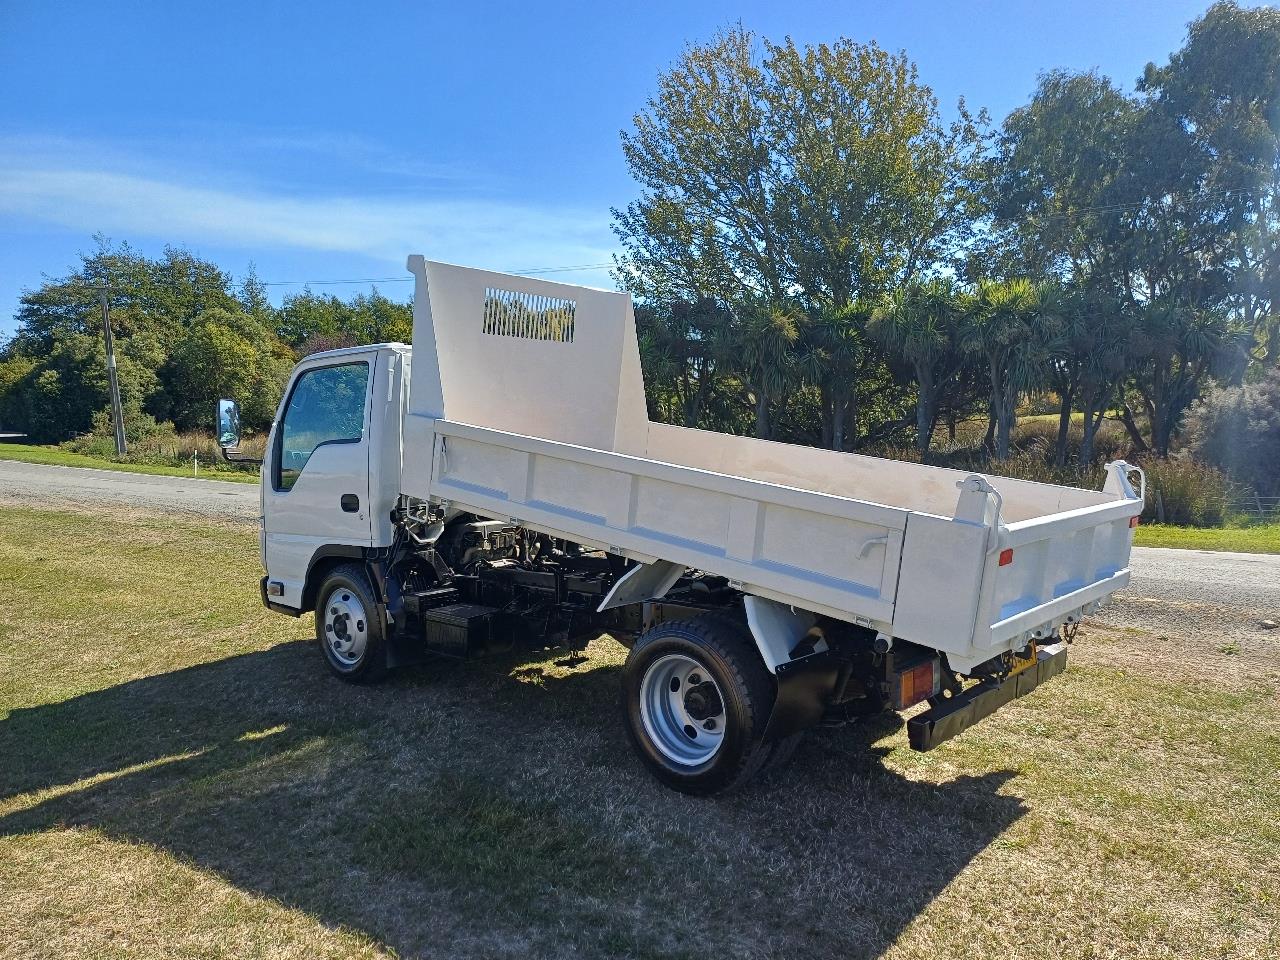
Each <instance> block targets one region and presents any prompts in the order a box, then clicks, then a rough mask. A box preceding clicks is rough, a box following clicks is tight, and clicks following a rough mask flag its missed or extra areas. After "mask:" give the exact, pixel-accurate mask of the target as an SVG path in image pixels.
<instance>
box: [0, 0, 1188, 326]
mask: <svg viewBox="0 0 1280 960" xmlns="http://www.w3.org/2000/svg"><path fill="white" fill-rule="evenodd" d="M1206 2H1207V0H1198V2H1185V0H1108V2H1099V0H1075V2H1062V3H1048V2H1045V3H1038V2H1025V3H1019V2H1012V0H1005V2H981V0H974V2H969V3H964V2H944V0H899V2H882V0H881V2H873V0H862V2H847V3H819V2H801V0H791V2H787V3H778V2H776V0H775V2H763V0H749V2H748V0H739V2H737V3H727V2H694V3H690V2H687V0H686V2H683V3H676V2H666V0H658V2H647V3H642V4H631V3H626V2H618V3H612V4H572V3H530V2H525V3H510V4H506V3H465V4H463V3H452V4H440V3H433V2H428V0H418V2H416V3H391V2H381V3H379V2H371V3H364V4H353V3H349V2H347V3H336V2H334V3H330V2H311V3H307V4H302V3H293V4H286V3H278V2H271V0H256V2H234V0H218V2H205V3H187V2H181V3H174V2H159V0H157V2H151V3H142V2H128V0H114V2H110V3H103V2H101V0H98V2H92V3H89V2H69V0H62V2H53V0H4V2H3V3H2V4H0V336H3V335H4V334H5V333H9V332H12V329H13V320H12V317H13V312H14V309H15V308H16V305H17V301H18V297H19V296H20V295H21V291H22V290H23V289H24V288H31V287H36V286H38V285H39V284H40V282H41V279H42V276H43V275H46V274H47V275H51V276H61V275H64V274H65V273H66V272H67V271H68V269H69V268H70V267H71V266H73V265H74V264H75V263H76V261H77V255H78V253H79V252H81V251H88V250H91V249H92V247H93V241H92V236H93V234H94V233H96V232H102V233H104V234H106V235H107V236H109V237H111V238H112V239H114V240H127V241H128V242H129V243H130V244H132V245H133V246H134V247H135V248H136V249H139V250H141V251H143V252H145V253H158V252H159V251H160V250H161V249H162V248H163V246H164V245H165V244H166V243H171V244H174V245H178V246H182V247H185V248H187V249H189V250H191V251H192V252H193V253H196V254H197V255H199V256H201V257H205V258H207V259H211V260H214V261H215V262H217V263H219V264H220V265H222V266H223V267H224V268H226V269H227V270H229V271H230V272H232V273H233V274H235V275H236V276H240V275H242V274H243V273H244V272H245V271H246V269H247V268H248V266H249V264H250V263H253V264H254V265H255V266H256V269H257V272H258V275H259V277H260V278H261V279H263V280H267V281H294V280H330V279H353V278H367V277H402V276H407V275H406V274H405V273H404V258H405V255H406V254H408V253H411V252H413V253H424V254H426V255H427V256H428V257H432V258H436V259H442V260H450V261H454V262H460V263H466V264H470V265H475V266H484V267H489V268H492V269H499V270H513V271H524V270H530V269H535V268H559V267H580V266H589V265H598V264H604V263H607V262H608V260H609V256H610V254H611V253H612V252H613V250H614V249H615V245H614V240H613V236H612V233H611V231H610V229H609V223H610V217H609V208H610V207H612V206H622V205H625V204H626V203H627V202H628V201H629V200H630V199H632V198H633V197H634V196H635V195H636V192H637V191H636V187H635V185H634V184H633V182H632V181H631V179H630V177H629V176H628V174H627V171H626V167H625V165H624V163H623V159H622V153H621V149H620V148H619V144H618V132H619V130H620V129H622V128H623V127H625V126H627V125H628V124H629V122H630V118H631V116H632V115H633V114H634V113H635V112H636V111H637V110H638V109H640V108H641V107H642V106H643V104H644V101H645V98H646V97H647V96H648V95H649V93H650V92H651V91H652V89H653V87H654V80H655V77H656V76H657V74H658V73H659V72H660V71H662V70H663V69H664V68H666V67H667V66H668V65H669V64H670V63H671V62H672V61H673V60H674V59H675V58H676V57H677V56H678V55H679V53H680V50H681V48H682V47H683V46H684V44H685V43H686V42H690V41H699V40H704V39H707V38H709V37H711V36H712V35H713V34H714V33H715V32H716V30H717V29H718V28H720V27H723V26H726V25H729V24H733V23H735V22H737V21H739V20H740V21H741V22H742V23H743V24H744V25H745V26H747V27H748V28H750V29H752V30H755V31H756V32H758V33H762V34H764V35H766V36H769V37H773V38H781V37H783V36H785V35H788V34H789V35H791V36H793V37H794V38H795V39H796V40H797V41H800V42H820V41H829V40H833V39H835V38H837V37H840V36H848V37H851V38H854V39H857V40H860V41H866V40H871V39H874V40H876V41H877V42H879V43H880V44H881V45H882V46H884V47H887V48H889V49H894V50H896V49H905V50H906V51H907V53H908V54H909V55H910V56H911V57H912V58H913V59H914V60H915V61H916V63H917V64H918V66H919V69H920V75H921V78H922V79H923V80H924V81H925V82H927V83H929V84H930V85H931V86H932V87H933V88H934V90H935V92H936V93H937V94H938V96H939V98H940V100H941V101H942V103H943V106H944V109H947V110H950V109H951V107H952V106H953V105H954V103H955V101H956V98H957V97H959V96H961V95H963V96H964V97H965V98H966V99H967V100H968V102H969V104H970V106H972V107H975V108H976V107H986V108H987V109H989V110H990V111H991V113H992V115H993V117H995V118H996V119H997V120H998V119H1000V118H1002V117H1003V116H1004V114H1005V113H1007V112H1008V111H1009V110H1010V109H1011V108H1013V107H1015V106H1017V105H1019V104H1021V103H1024V102H1025V101H1026V100H1027V98H1028V97H1029V95H1030V94H1031V92H1032V90H1033V88H1034V86H1035V82H1036V76H1037V74H1038V73H1040V72H1041V71H1043V70H1046V69H1050V68H1054V67H1067V68H1073V69H1089V68H1093V67H1097V68H1099V69H1100V70H1102V71H1103V72H1104V73H1106V74H1108V75H1110V76H1112V77H1114V78H1115V79H1116V80H1118V81H1120V82H1121V83H1122V84H1124V85H1125V86H1126V87H1130V86H1131V85H1132V83H1133V80H1134V79H1135V78H1136V77H1137V76H1138V75H1139V73H1140V72H1141V71H1142V68H1143V66H1144V65H1145V64H1146V62H1147V61H1148V60H1157V61H1163V60H1164V59H1165V58H1166V57H1167V56H1168V55H1169V53H1170V52H1172V51H1173V50H1175V49H1177V48H1178V47H1179V46H1180V45H1181V43H1182V39H1183V36H1184V33H1185V27H1186V24H1187V22H1188V21H1190V20H1191V19H1193V18H1194V17H1196V16H1198V15H1199V14H1200V13H1201V12H1203V10H1204V8H1205V6H1206ZM556 278H557V279H563V280H566V281H568V282H581V283H589V284H593V285H600V286H611V283H610V281H609V278H608V272H607V269H602V268H599V267H595V268H593V269H585V270H580V271H576V272H566V273H561V274H557V275H556ZM408 287H409V285H408V284H404V283H390V282H389V283H383V284H382V285H381V289H383V291H384V292H386V293H387V294H388V295H389V296H393V297H397V298H404V297H406V296H407V295H408V293H409V290H408ZM295 289H300V288H298V287H290V286H274V287H272V292H273V296H274V297H275V298H276V299H278V298H279V296H281V295H282V294H283V293H285V292H287V291H289V290H295ZM314 289H317V290H328V291H333V292H337V293H339V294H342V295H346V294H349V293H352V292H354V291H355V290H357V289H360V286H358V285H351V286H327V287H322V286H317V287H314Z"/></svg>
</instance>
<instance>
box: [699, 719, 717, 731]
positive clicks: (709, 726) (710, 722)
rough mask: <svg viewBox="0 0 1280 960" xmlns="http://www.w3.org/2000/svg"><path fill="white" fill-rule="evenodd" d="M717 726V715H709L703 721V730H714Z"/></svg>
mask: <svg viewBox="0 0 1280 960" xmlns="http://www.w3.org/2000/svg"><path fill="white" fill-rule="evenodd" d="M715 728H716V720H715V717H708V718H707V719H706V720H703V721H702V729H703V730H714V729H715Z"/></svg>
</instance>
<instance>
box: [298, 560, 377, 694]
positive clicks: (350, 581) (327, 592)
mask: <svg viewBox="0 0 1280 960" xmlns="http://www.w3.org/2000/svg"><path fill="white" fill-rule="evenodd" d="M316 596H317V598H318V599H317V601H316V641H317V642H318V643H319V644H320V650H321V652H322V653H323V654H324V659H325V663H326V664H328V666H329V670H330V671H331V672H332V673H333V674H335V675H336V676H339V677H341V678H342V679H343V680H349V681H352V682H369V681H373V680H377V679H379V678H381V677H382V675H383V674H384V673H386V670H387V650H386V642H385V635H384V632H383V628H382V614H381V612H380V611H379V610H378V602H377V599H376V598H375V597H374V594H373V589H372V588H371V587H370V586H369V578H368V576H367V575H366V574H365V572H364V569H363V568H362V567H361V566H360V565H358V564H354V563H344V564H342V565H340V566H337V567H334V568H333V569H332V570H331V571H329V574H328V575H327V576H326V577H325V578H324V581H323V582H322V583H321V584H320V589H319V590H318V591H317V593H316Z"/></svg>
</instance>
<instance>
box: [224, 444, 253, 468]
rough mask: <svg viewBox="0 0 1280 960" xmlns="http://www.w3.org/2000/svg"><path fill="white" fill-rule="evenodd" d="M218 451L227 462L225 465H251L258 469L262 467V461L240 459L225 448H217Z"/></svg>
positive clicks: (240, 457) (238, 455) (248, 458)
mask: <svg viewBox="0 0 1280 960" xmlns="http://www.w3.org/2000/svg"><path fill="white" fill-rule="evenodd" d="M218 449H219V450H220V451H222V459H223V460H225V461H227V463H252V464H256V465H257V466H259V467H260V466H262V463H263V461H262V460H260V459H258V458H257V457H242V456H240V454H238V453H234V452H232V451H231V450H228V449H227V448H226V447H218Z"/></svg>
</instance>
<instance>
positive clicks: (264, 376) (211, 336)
mask: <svg viewBox="0 0 1280 960" xmlns="http://www.w3.org/2000/svg"><path fill="white" fill-rule="evenodd" d="M292 363H293V356H292V353H291V352H290V351H288V349H287V348H285V347H284V346H283V345H282V344H279V343H278V342H277V341H276V339H275V337H274V336H273V335H272V334H271V332H270V331H269V330H267V329H266V328H265V327H263V326H262V325H261V324H260V323H259V322H258V321H256V320H255V319H254V318H253V317H251V316H249V315H248V314H246V313H242V312H239V311H230V310H224V309H221V308H217V309H214V310H207V311H205V312H204V313H202V314H201V315H200V316H199V317H198V318H197V319H196V321H195V323H193V324H192V325H191V327H190V329H189V330H188V332H187V336H186V337H185V338H184V339H183V341H182V342H181V343H180V344H179V345H178V346H177V347H176V348H175V349H174V351H173V353H172V354H171V355H170V357H169V360H168V362H167V363H166V364H165V367H164V370H163V376H164V380H165V383H166V387H165V392H164V396H163V399H162V400H160V401H159V403H158V405H159V406H160V407H161V412H162V414H163V415H164V416H165V417H167V418H168V419H171V420H172V421H173V423H174V426H176V427H177V428H178V429H179V430H187V429H195V428H206V427H208V425H209V421H210V417H212V415H213V409H214V404H215V403H216V401H217V400H218V398H219V397H234V398H235V399H236V400H238V401H239V403H240V411H241V421H242V423H243V424H244V425H245V426H246V427H253V428H258V429H262V428H264V427H266V426H267V425H268V424H270V422H271V419H272V417H273V416H274V415H275V409H276V406H277V404H279V402H280V396H281V392H282V390H283V387H284V382H285V380H286V378H287V376H288V373H289V368H290V366H292Z"/></svg>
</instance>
